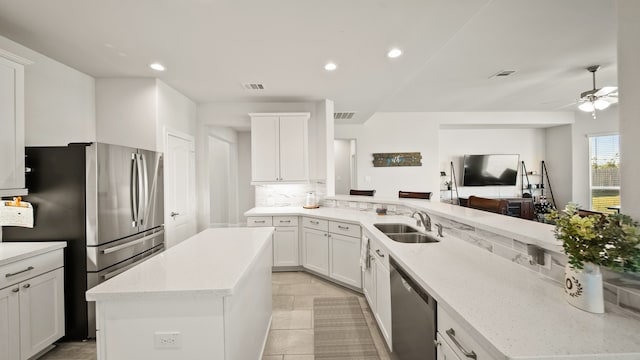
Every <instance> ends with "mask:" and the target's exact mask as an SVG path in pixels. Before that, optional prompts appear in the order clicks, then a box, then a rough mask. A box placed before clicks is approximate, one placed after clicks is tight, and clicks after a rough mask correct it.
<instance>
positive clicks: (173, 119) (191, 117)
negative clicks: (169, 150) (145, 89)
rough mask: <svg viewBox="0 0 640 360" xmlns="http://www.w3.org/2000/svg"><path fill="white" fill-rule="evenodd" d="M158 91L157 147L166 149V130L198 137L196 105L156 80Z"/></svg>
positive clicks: (162, 149)
mask: <svg viewBox="0 0 640 360" xmlns="http://www.w3.org/2000/svg"><path fill="white" fill-rule="evenodd" d="M156 91H157V95H156V96H157V114H156V121H157V131H156V146H157V148H158V149H160V151H164V149H165V144H164V142H165V129H167V130H173V131H178V132H181V133H184V134H188V135H191V136H195V135H196V121H197V115H196V110H197V106H196V103H195V102H193V101H192V100H191V99H189V98H188V97H186V96H184V95H183V94H182V93H180V92H179V91H177V90H176V89H174V88H172V87H171V86H169V85H167V84H165V83H164V82H162V81H160V80H156Z"/></svg>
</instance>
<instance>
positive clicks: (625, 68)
mask: <svg viewBox="0 0 640 360" xmlns="http://www.w3.org/2000/svg"><path fill="white" fill-rule="evenodd" d="M638 18H640V6H638V2H637V0H619V1H618V86H619V88H620V176H621V183H620V188H621V190H620V191H621V209H622V210H621V211H622V212H623V213H625V214H628V215H630V216H631V217H633V218H634V219H636V220H639V219H640V187H639V186H638V179H640V156H638V154H640V122H639V121H638V119H640V101H638V99H639V98H640V68H639V67H638V64H640V42H639V41H638V39H639V38H640V22H639V21H638Z"/></svg>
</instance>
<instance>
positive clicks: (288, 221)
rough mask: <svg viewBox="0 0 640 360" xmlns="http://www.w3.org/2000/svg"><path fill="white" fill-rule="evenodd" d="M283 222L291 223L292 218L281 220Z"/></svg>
mask: <svg viewBox="0 0 640 360" xmlns="http://www.w3.org/2000/svg"><path fill="white" fill-rule="evenodd" d="M280 222H281V223H290V222H291V220H280Z"/></svg>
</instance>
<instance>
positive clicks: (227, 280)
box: [86, 227, 273, 301]
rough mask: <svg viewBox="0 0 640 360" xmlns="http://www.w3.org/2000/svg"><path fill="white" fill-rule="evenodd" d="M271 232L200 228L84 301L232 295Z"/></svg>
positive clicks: (105, 285)
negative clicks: (194, 233)
mask: <svg viewBox="0 0 640 360" xmlns="http://www.w3.org/2000/svg"><path fill="white" fill-rule="evenodd" d="M272 233H273V228H268V227H264V228H215V229H206V230H204V231H202V232H200V233H198V234H196V235H194V236H192V237H191V238H189V239H187V240H185V241H183V242H181V243H179V244H178V245H176V246H174V247H172V248H169V249H167V250H166V251H164V252H163V253H160V254H159V255H156V256H154V257H152V258H150V259H149V260H147V261H144V262H143V263H141V264H139V265H136V266H134V267H133V268H131V269H129V270H127V271H125V272H123V273H122V274H119V275H117V276H116V277H114V278H112V279H109V280H108V281H105V282H103V283H101V284H99V285H97V286H96V287H93V288H91V289H89V291H87V293H86V298H87V300H88V301H102V300H110V299H123V298H127V299H138V300H144V299H154V298H158V297H175V296H177V297H181V296H198V295H215V296H225V295H232V294H233V292H234V288H235V287H236V285H237V284H238V282H239V281H240V280H241V279H242V276H243V275H244V274H245V272H246V271H247V270H248V269H249V268H250V266H251V265H252V264H253V263H254V262H255V261H256V260H257V259H258V255H259V254H260V253H261V252H262V250H263V249H264V248H265V247H266V246H269V245H270V244H271V234H272Z"/></svg>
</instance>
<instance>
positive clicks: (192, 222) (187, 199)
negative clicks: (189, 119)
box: [164, 132, 196, 247]
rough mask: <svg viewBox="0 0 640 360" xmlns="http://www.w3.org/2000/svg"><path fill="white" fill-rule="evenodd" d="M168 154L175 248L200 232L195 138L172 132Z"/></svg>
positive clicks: (169, 240) (168, 226) (169, 239)
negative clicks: (196, 207)
mask: <svg viewBox="0 0 640 360" xmlns="http://www.w3.org/2000/svg"><path fill="white" fill-rule="evenodd" d="M165 157H166V159H165V169H164V170H165V180H166V186H165V200H166V206H165V209H166V219H167V221H166V223H165V231H166V244H167V247H171V246H173V245H176V244H178V243H179V242H181V241H183V240H185V239H187V238H188V237H190V236H192V235H194V234H195V233H196V215H195V144H194V140H193V138H192V137H191V136H188V135H183V134H175V133H171V132H170V133H168V134H167V138H166V151H165Z"/></svg>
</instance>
